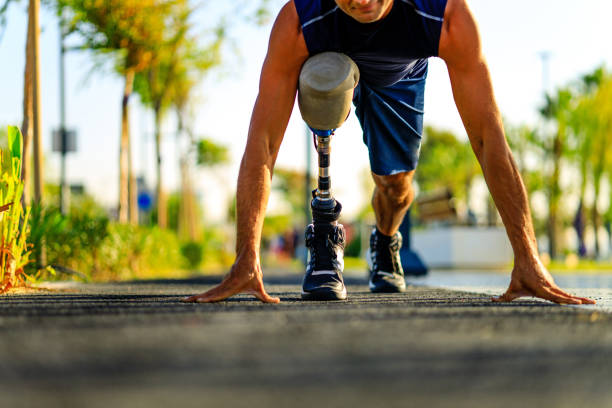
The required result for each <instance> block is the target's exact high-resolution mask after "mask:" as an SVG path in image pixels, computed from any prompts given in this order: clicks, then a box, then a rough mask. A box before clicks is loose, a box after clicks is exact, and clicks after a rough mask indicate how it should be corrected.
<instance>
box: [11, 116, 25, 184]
mask: <svg viewBox="0 0 612 408" xmlns="http://www.w3.org/2000/svg"><path fill="white" fill-rule="evenodd" d="M22 140H23V137H22V136H21V131H20V130H19V128H18V127H17V126H9V127H8V147H9V152H10V153H11V162H12V164H13V176H15V177H21V152H22V145H21V144H22ZM15 159H17V160H15Z"/></svg>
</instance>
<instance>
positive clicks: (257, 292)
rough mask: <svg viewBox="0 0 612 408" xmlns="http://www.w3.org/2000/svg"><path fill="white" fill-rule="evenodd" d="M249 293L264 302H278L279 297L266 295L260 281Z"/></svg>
mask: <svg viewBox="0 0 612 408" xmlns="http://www.w3.org/2000/svg"><path fill="white" fill-rule="evenodd" d="M250 293H251V294H252V295H253V296H255V297H256V298H257V299H259V300H261V301H262V302H264V303H280V298H277V297H272V296H270V295H268V293H267V292H266V289H265V288H264V285H263V283H262V282H261V281H259V282H257V284H256V286H255V288H254V289H253V290H252V291H251V292H250Z"/></svg>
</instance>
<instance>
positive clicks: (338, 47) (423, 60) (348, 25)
mask: <svg viewBox="0 0 612 408" xmlns="http://www.w3.org/2000/svg"><path fill="white" fill-rule="evenodd" d="M446 2H447V0H394V2H393V6H392V9H391V11H390V12H389V14H387V16H386V17H385V18H383V19H382V20H379V21H376V22H373V23H367V24H364V23H359V22H358V21H357V20H355V19H353V18H352V17H350V16H349V15H347V14H346V13H344V12H343V11H342V10H340V8H338V6H337V5H336V3H335V1H334V0H294V3H295V7H296V9H297V13H298V16H299V18H300V24H301V26H302V32H303V33H304V39H305V41H306V46H307V47H308V52H309V53H310V55H315V54H318V53H320V52H324V51H334V52H342V53H344V54H346V55H348V56H349V57H351V58H352V59H353V61H355V63H356V64H357V66H358V67H359V71H360V73H361V80H363V81H365V82H367V83H368V84H370V85H372V86H390V85H393V84H395V83H396V82H398V81H399V80H401V79H402V78H406V77H408V78H416V77H420V76H423V75H424V73H425V71H426V70H427V58H429V57H433V56H437V55H438V44H439V42H440V33H441V32H442V22H443V21H444V10H445V8H446Z"/></svg>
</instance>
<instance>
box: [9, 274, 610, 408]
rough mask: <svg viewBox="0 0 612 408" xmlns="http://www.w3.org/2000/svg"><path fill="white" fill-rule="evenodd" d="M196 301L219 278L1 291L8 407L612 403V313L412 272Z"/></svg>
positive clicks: (291, 279) (271, 283) (272, 284)
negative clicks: (262, 298)
mask: <svg viewBox="0 0 612 408" xmlns="http://www.w3.org/2000/svg"><path fill="white" fill-rule="evenodd" d="M299 279H300V278H299V277H297V276H287V277H283V276H278V277H274V278H271V279H268V281H267V288H268V290H269V291H270V292H271V293H272V294H274V295H277V296H280V298H281V300H282V302H281V303H280V304H278V305H264V304H261V303H259V302H257V301H254V300H253V299H252V298H249V297H248V296H238V297H236V298H233V299H230V300H228V301H225V302H220V303H215V304H185V303H182V302H181V301H180V299H181V298H182V297H183V296H186V295H189V294H194V293H199V292H202V291H204V290H205V289H207V288H209V287H211V285H212V284H214V283H215V282H217V281H218V278H214V277H213V278H197V279H192V280H182V281H148V282H132V283H115V284H104V285H100V284H97V285H95V284H69V285H63V286H56V287H55V289H54V290H52V291H40V292H33V293H26V294H21V295H8V296H1V297H0V333H1V334H0V406H3V407H5V406H6V407H43V406H44V407H94V408H95V407H158V406H159V407H180V406H187V407H191V406H193V407H226V406H227V407H260V406H279V407H280V406H282V407H284V406H296V407H306V406H315V407H344V406H381V407H388V406H391V407H395V406H398V407H400V406H401V407H417V406H427V407H485V406H486V407H510V406H513V407H532V406H533V407H535V406H538V407H548V406H555V407H560V408H563V407H577V406H580V407H583V406H586V407H612V315H611V314H609V313H608V312H606V311H605V310H600V309H597V308H591V307H572V306H558V305H554V304H552V303H548V302H540V301H532V300H528V301H515V302H513V303H509V304H494V303H492V302H490V299H489V295H484V294H479V293H470V292H459V291H453V290H448V289H438V288H432V287H426V286H411V287H409V288H408V290H407V292H406V293H404V294H387V295H382V294H381V295H374V294H370V293H369V291H368V290H367V286H366V285H365V282H364V281H363V280H361V279H357V278H349V279H347V281H348V282H347V288H348V291H349V300H348V301H344V302H303V301H301V300H300V299H299V290H300V287H299Z"/></svg>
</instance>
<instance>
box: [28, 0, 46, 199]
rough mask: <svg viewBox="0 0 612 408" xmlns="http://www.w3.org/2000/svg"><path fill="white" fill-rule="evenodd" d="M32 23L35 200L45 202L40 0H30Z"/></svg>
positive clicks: (29, 11)
mask: <svg viewBox="0 0 612 408" xmlns="http://www.w3.org/2000/svg"><path fill="white" fill-rule="evenodd" d="M28 13H29V18H30V21H31V23H32V30H33V32H32V61H33V64H32V74H33V81H32V119H33V120H32V130H33V132H32V135H33V148H34V149H33V153H34V201H35V202H36V203H37V204H42V202H43V172H42V109H41V98H40V41H39V40H40V28H39V27H40V24H39V21H40V20H39V15H40V0H30V7H29V10H28Z"/></svg>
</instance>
